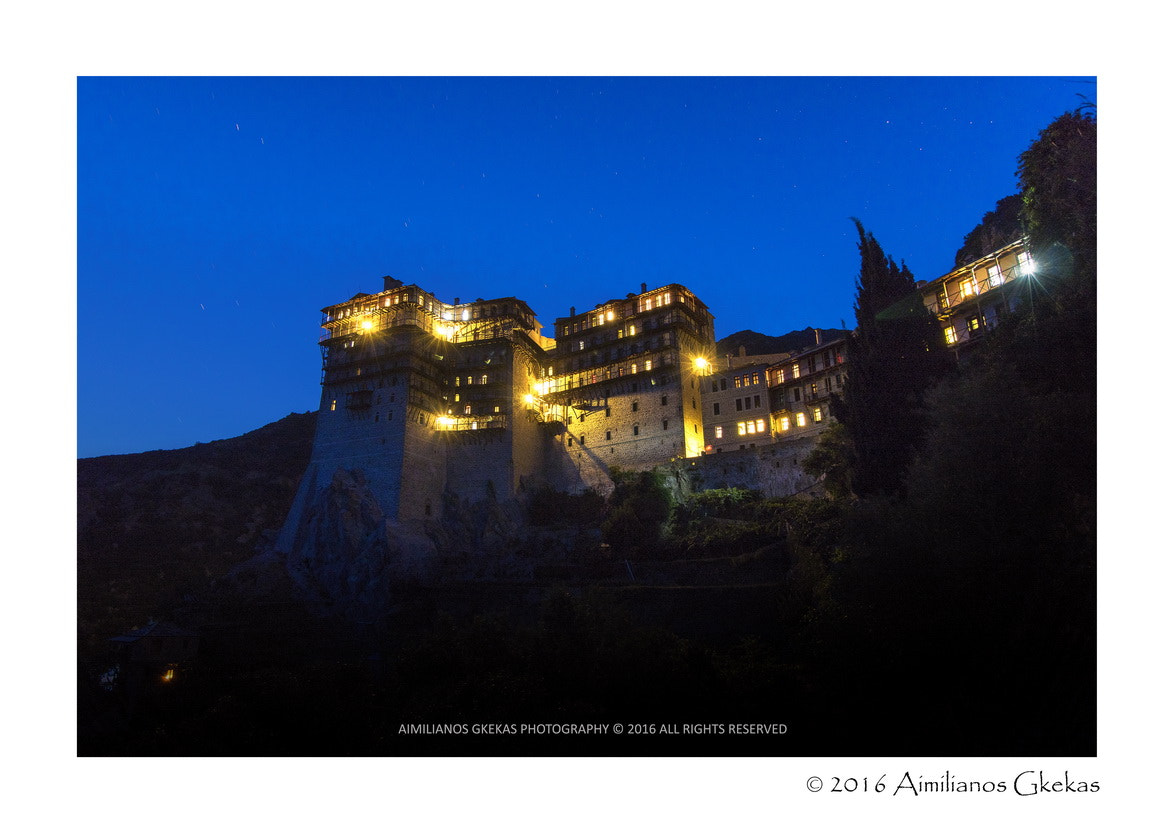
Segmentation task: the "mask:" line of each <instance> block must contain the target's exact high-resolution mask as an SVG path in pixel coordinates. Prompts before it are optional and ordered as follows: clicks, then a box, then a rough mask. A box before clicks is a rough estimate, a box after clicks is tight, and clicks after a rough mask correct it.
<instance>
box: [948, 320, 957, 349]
mask: <svg viewBox="0 0 1173 834" xmlns="http://www.w3.org/2000/svg"><path fill="white" fill-rule="evenodd" d="M945 344H947V345H955V344H957V328H956V327H954V326H953V325H949V326H948V327H946V328H945Z"/></svg>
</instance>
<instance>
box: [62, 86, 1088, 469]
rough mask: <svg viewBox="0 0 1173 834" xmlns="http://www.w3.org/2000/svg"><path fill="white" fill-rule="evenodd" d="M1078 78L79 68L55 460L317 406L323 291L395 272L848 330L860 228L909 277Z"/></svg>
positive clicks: (960, 231)
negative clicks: (677, 288) (66, 452)
mask: <svg viewBox="0 0 1173 834" xmlns="http://www.w3.org/2000/svg"><path fill="white" fill-rule="evenodd" d="M1081 96H1083V97H1085V98H1087V99H1089V100H1093V101H1094V100H1095V84H1094V81H1093V80H1091V79H1086V78H623V79H611V78H605V79H595V78H325V79H299V78H275V79H269V78H246V79H239V78H82V79H80V80H79V82H78V156H77V164H78V181H77V182H78V194H77V196H78V214H77V223H78V294H77V295H78V456H79V457H90V456H94V455H103V454H114V453H123V452H138V451H146V450H150V449H158V448H177V447H182V446H189V445H191V444H193V443H195V442H197V441H204V442H206V441H210V440H216V439H220V438H224V437H231V436H235V435H239V434H242V433H244V432H247V431H250V430H252V429H255V428H258V427H260V426H261V425H263V424H265V423H268V422H271V421H273V420H276V419H279V418H281V417H283V416H285V415H286V414H289V413H290V412H301V411H310V410H313V409H316V408H317V405H318V382H319V367H320V357H319V353H318V348H317V337H318V333H319V329H318V322H319V310H320V309H321V308H322V307H324V306H326V305H327V304H331V303H335V302H338V301H342V300H344V299H346V298H348V297H350V296H351V295H354V294H355V293H356V292H360V291H366V292H377V291H379V290H380V289H382V281H381V277H382V276H383V275H387V274H390V275H393V276H395V277H397V278H400V279H402V280H404V281H406V282H414V283H418V284H420V285H421V286H423V287H424V288H426V289H428V290H429V291H431V292H434V293H435V294H436V295H438V296H440V297H442V298H445V299H448V300H451V299H452V298H454V297H457V296H459V297H460V298H462V299H472V298H477V297H484V298H490V297H494V296H502V295H516V296H518V297H520V298H523V299H525V300H526V301H527V302H529V304H530V306H532V307H533V308H534V310H535V311H536V312H537V314H538V317H539V319H540V320H541V321H542V322H543V324H545V325H547V330H546V334H547V335H552V329H550V327H549V326H550V325H552V324H553V321H554V319H555V317H557V316H563V315H566V314H567V312H568V310H569V308H570V306H571V305H574V306H577V307H578V308H579V309H580V310H582V309H586V308H589V307H590V306H592V305H593V304H596V303H598V302H600V301H603V300H606V299H609V298H614V297H622V296H624V295H626V294H627V293H629V292H632V291H637V290H638V289H639V285H640V284H641V283H643V282H646V283H647V284H649V286H655V285H659V284H662V283H667V282H670V281H675V282H679V283H683V284H685V285H687V286H689V287H690V288H692V289H693V290H694V291H695V292H696V293H697V294H698V295H699V296H700V297H701V298H702V299H703V300H704V301H705V302H706V303H707V304H708V305H709V306H710V308H711V309H712V311H713V313H714V315H715V316H716V329H717V336H718V337H721V336H724V335H727V334H729V333H732V332H734V331H737V330H742V329H747V328H748V329H752V330H757V331H759V332H763V333H768V334H771V335H776V334H782V333H785V332H788V331H790V330H794V329H799V328H803V327H807V326H815V327H839V326H840V322H841V321H842V322H845V323H846V325H847V326H848V327H851V326H853V325H854V320H853V314H852V303H853V299H854V282H855V277H856V273H857V270H858V253H857V250H856V246H855V229H854V227H853V225H852V223H851V220H850V218H851V217H853V216H855V217H858V218H860V219H861V220H862V221H863V223H864V225H865V226H866V227H867V228H868V229H869V230H871V231H872V232H874V233H875V235H876V237H877V239H878V240H879V242H880V244H881V245H882V246H883V247H884V249H885V250H886V251H887V252H888V253H889V254H891V255H893V256H894V257H895V258H896V259H897V260H901V259H903V260H904V261H906V262H907V264H908V266H909V268H910V269H911V270H912V271H913V273H914V274H915V275H916V277H917V278H920V279H932V278H935V277H938V276H939V275H941V274H943V273H944V272H947V271H948V270H949V269H950V268H951V267H952V264H953V254H954V252H955V251H956V250H957V248H958V247H959V246H960V245H961V242H962V238H963V237H964V236H965V234H966V233H967V232H968V231H969V230H970V229H972V228H973V226H975V225H976V224H977V223H978V222H979V221H980V220H981V217H982V215H983V214H984V213H985V212H987V211H990V210H991V209H993V207H994V204H995V203H996V202H997V201H998V200H999V199H1000V198H1002V197H1004V196H1006V195H1008V194H1011V193H1013V192H1015V191H1016V190H1017V186H1016V180H1015V168H1016V164H1017V162H1016V158H1017V156H1018V154H1019V153H1020V152H1021V151H1023V150H1024V149H1025V148H1026V147H1027V146H1028V145H1029V144H1030V143H1031V142H1032V141H1033V140H1034V138H1035V137H1036V136H1037V135H1038V132H1039V131H1040V130H1041V129H1042V128H1044V127H1045V126H1046V125H1047V124H1048V123H1049V122H1050V121H1051V120H1052V119H1053V118H1055V117H1056V116H1058V115H1060V114H1061V113H1063V112H1065V111H1068V110H1072V109H1074V108H1075V107H1078V106H1079V105H1080V104H1081V103H1082V101H1083V99H1082V98H1081Z"/></svg>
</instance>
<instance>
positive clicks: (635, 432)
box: [631, 423, 639, 434]
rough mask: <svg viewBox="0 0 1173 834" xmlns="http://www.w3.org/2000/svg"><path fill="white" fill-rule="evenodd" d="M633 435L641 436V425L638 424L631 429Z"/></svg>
mask: <svg viewBox="0 0 1173 834" xmlns="http://www.w3.org/2000/svg"><path fill="white" fill-rule="evenodd" d="M631 433H632V434H639V423H636V424H635V425H634V426H632V427H631Z"/></svg>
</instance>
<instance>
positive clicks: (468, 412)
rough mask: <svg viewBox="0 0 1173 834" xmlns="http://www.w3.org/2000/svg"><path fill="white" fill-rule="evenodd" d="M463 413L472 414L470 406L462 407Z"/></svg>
mask: <svg viewBox="0 0 1173 834" xmlns="http://www.w3.org/2000/svg"><path fill="white" fill-rule="evenodd" d="M464 413H465V414H472V406H471V405H466V406H465V407H464Z"/></svg>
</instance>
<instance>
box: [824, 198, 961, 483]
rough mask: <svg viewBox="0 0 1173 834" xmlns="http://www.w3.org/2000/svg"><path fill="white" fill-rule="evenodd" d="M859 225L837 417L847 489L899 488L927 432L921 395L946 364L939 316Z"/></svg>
mask: <svg viewBox="0 0 1173 834" xmlns="http://www.w3.org/2000/svg"><path fill="white" fill-rule="evenodd" d="M852 220H853V222H854V223H855V226H856V229H857V230H858V231H859V254H860V268H859V279H858V281H857V283H856V301H855V320H856V329H855V330H854V331H853V332H852V334H851V337H850V339H848V343H847V361H848V366H847V383H846V385H845V386H844V391H843V395H844V396H843V401H842V403H841V404H840V407H839V408H838V409H837V417H838V419H839V420H840V422H842V423H843V424H844V425H845V426H846V428H847V432H848V434H849V436H850V438H851V445H852V458H853V461H852V470H851V488H852V490H853V491H854V492H855V493H856V494H857V495H869V494H877V493H886V494H898V493H900V492H902V491H903V484H904V476H905V473H906V470H907V469H908V465H909V464H910V463H911V461H912V456H913V454H914V452H915V449H916V446H917V444H918V443H919V442H920V439H921V437H922V435H923V432H924V415H923V414H922V412H921V400H922V397H923V395H924V393H925V391H926V390H927V389H928V388H929V387H930V386H932V385H933V384H934V383H935V382H936V381H937V380H938V379H940V377H941V376H942V375H943V374H944V373H945V371H946V370H947V368H948V367H949V358H948V353H947V352H946V350H945V344H944V340H943V339H942V336H941V331H940V329H939V328H938V326H937V323H936V322H935V321H933V318H932V316H931V314H930V313H929V311H928V310H927V309H926V308H925V306H924V304H923V303H922V301H921V298H920V294H919V293H918V292H917V289H916V281H915V280H914V279H913V276H912V272H910V271H909V269H908V267H907V266H905V265H904V264H903V263H901V264H900V266H897V265H896V262H895V261H894V260H893V259H892V258H891V257H890V256H888V255H886V254H885V253H884V250H883V249H882V248H881V247H880V244H879V243H877V242H876V238H875V236H874V235H873V234H871V233H870V232H868V231H867V230H865V229H864V227H863V224H862V223H860V221H859V220H857V219H855V218H852Z"/></svg>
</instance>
